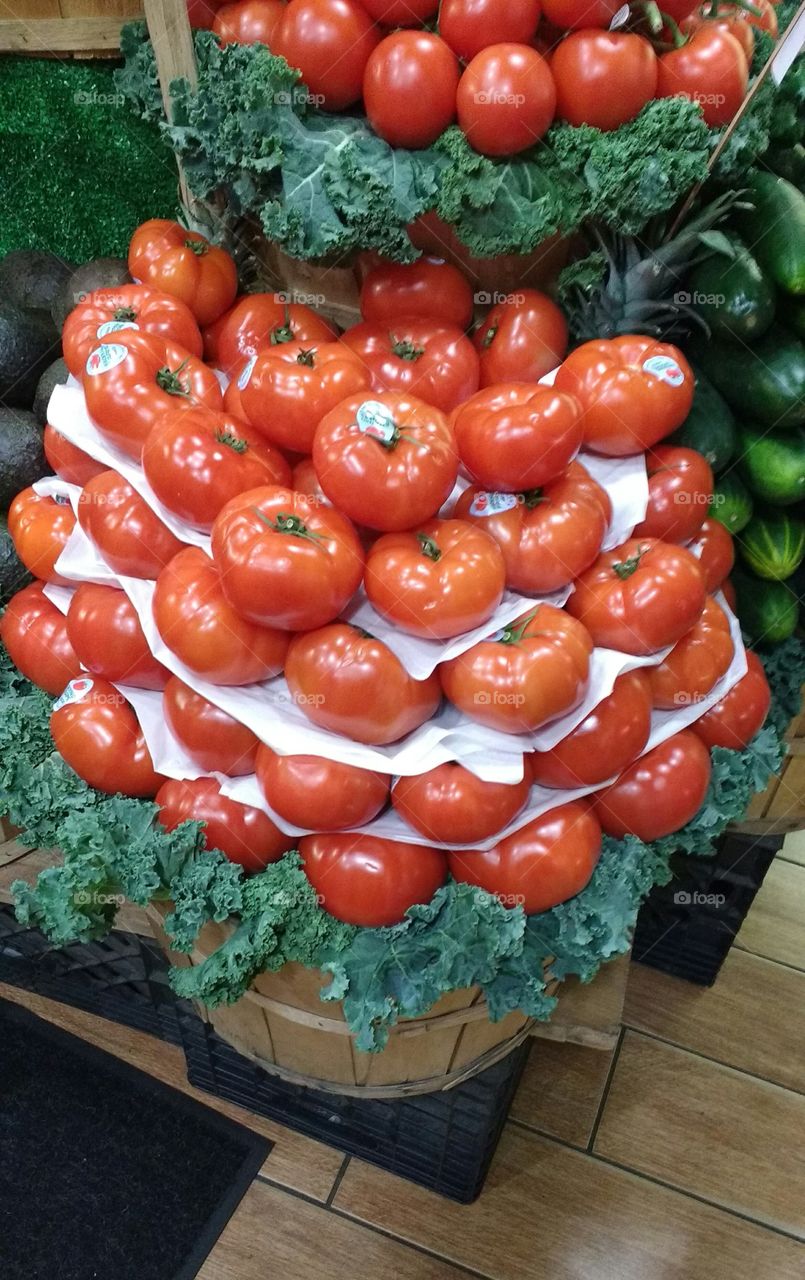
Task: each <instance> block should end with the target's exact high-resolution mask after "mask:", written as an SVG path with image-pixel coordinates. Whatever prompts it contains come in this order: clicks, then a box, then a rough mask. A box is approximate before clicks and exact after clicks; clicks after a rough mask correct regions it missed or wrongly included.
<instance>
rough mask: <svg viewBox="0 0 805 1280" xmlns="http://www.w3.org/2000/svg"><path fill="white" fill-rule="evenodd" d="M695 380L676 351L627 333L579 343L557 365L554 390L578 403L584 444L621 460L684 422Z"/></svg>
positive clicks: (660, 438) (690, 403) (638, 451)
mask: <svg viewBox="0 0 805 1280" xmlns="http://www.w3.org/2000/svg"><path fill="white" fill-rule="evenodd" d="M693 381H694V380H693V373H692V371H691V368H690V365H689V364H688V362H687V360H686V359H685V357H684V356H683V355H682V353H681V351H679V350H678V349H677V348H676V347H672V346H670V345H669V344H668V343H664V342H655V340H654V339H653V338H645V337H642V336H640V335H633V334H628V335H626V336H624V337H622V338H596V339H595V340H594V341H593V342H585V343H582V345H581V346H580V347H577V348H576V350H575V351H572V352H571V353H570V355H569V356H568V357H567V359H566V360H565V362H564V364H563V365H561V367H560V369H559V372H558V373H557V375H556V382H555V383H554V386H555V388H556V390H557V391H566V392H569V393H570V395H573V396H575V397H576V398H577V399H578V400H579V401H580V402H581V405H582V408H583V410H584V415H583V424H582V425H583V429H584V441H585V444H586V445H587V446H588V447H589V448H590V449H594V450H595V451H596V453H605V454H607V455H609V456H611V457H616V458H620V457H623V456H625V455H626V454H629V453H640V452H641V450H643V449H648V448H650V447H651V445H653V444H656V443H657V441H658V440H662V438H663V436H667V435H670V433H671V432H672V431H675V430H676V428H677V427H678V426H679V425H680V424H681V423H682V422H684V420H685V418H686V417H687V416H688V413H689V412H690V407H691V405H692V404H693Z"/></svg>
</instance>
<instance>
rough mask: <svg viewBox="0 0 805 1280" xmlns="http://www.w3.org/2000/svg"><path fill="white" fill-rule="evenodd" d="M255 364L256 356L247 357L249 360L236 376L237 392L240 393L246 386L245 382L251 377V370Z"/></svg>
mask: <svg viewBox="0 0 805 1280" xmlns="http://www.w3.org/2000/svg"><path fill="white" fill-rule="evenodd" d="M256 364H257V356H249V359H248V360H247V361H246V363H245V365H244V366H243V368H242V369H241V371H240V373H239V374H238V391H242V390H243V388H244V387H245V386H246V384H247V382H248V381H249V378H250V377H251V376H252V370H253V369H254V366H255V365H256Z"/></svg>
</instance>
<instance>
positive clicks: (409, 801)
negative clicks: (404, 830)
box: [391, 761, 531, 844]
mask: <svg viewBox="0 0 805 1280" xmlns="http://www.w3.org/2000/svg"><path fill="white" fill-rule="evenodd" d="M530 790H531V774H530V772H529V769H528V768H527V767H526V769H525V771H524V775H523V779H522V781H521V782H513V783H508V782H483V781H482V780H481V778H478V777H476V776H475V774H474V773H471V772H470V770H469V769H465V768H464V766H463V765H460V764H456V762H455V761H451V762H450V763H449V764H440V765H437V767H436V768H435V769H429V770H428V771H427V773H420V774H417V775H416V776H415V777H413V778H398V779H397V782H396V783H395V785H394V787H393V789H392V792H391V803H392V804H393V805H394V808H395V809H396V810H397V813H398V814H399V815H400V817H401V818H402V819H403V821H404V822H407V823H408V825H409V827H413V829H414V831H418V832H419V834H420V835H423V836H426V837H427V839H428V840H434V841H435V842H436V843H437V844H465V843H466V844H477V843H478V842H479V841H480V840H488V839H489V838H490V837H491V836H494V835H497V833H498V831H502V830H503V828H504V827H507V826H508V825H509V823H510V822H512V821H513V819H514V818H516V817H517V815H518V813H519V812H520V810H521V809H523V808H524V806H525V803H526V801H527V799H528V793H529V791H530Z"/></svg>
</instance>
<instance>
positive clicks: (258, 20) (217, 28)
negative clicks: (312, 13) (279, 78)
mask: <svg viewBox="0 0 805 1280" xmlns="http://www.w3.org/2000/svg"><path fill="white" fill-rule="evenodd" d="M284 12H285V5H284V3H283V0H240V3H236V4H225V5H224V6H223V8H222V9H219V10H218V12H217V13H216V15H215V19H214V21H213V24H212V29H213V31H214V32H215V34H216V35H217V37H218V39H219V40H220V41H221V44H267V45H270V44H271V39H272V36H273V35H274V32H275V30H276V28H277V24H278V23H279V21H280V19H281V17H282V15H283V13H284Z"/></svg>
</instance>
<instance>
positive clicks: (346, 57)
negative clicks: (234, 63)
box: [272, 0, 380, 111]
mask: <svg viewBox="0 0 805 1280" xmlns="http://www.w3.org/2000/svg"><path fill="white" fill-rule="evenodd" d="M379 40H380V32H379V31H378V29H377V27H376V26H375V25H374V23H373V22H372V19H371V18H370V17H369V15H368V13H367V12H366V9H365V8H364V6H363V5H360V4H358V3H357V0H294V3H293V4H289V5H288V6H287V7H286V9H285V12H284V13H283V15H282V18H281V20H280V21H279V22H278V23H277V26H276V28H275V30H274V44H273V48H272V53H279V54H281V55H282V57H283V58H285V59H286V61H287V62H289V63H290V64H291V66H292V67H298V69H299V70H300V71H301V73H302V79H303V80H304V82H305V85H306V86H307V88H308V90H309V91H310V95H311V97H312V101H313V103H314V105H315V106H317V107H324V108H325V109H326V110H327V111H342V110H343V109H344V107H349V106H351V105H352V103H353V102H357V101H358V99H359V98H360V96H361V85H362V83H363V72H364V68H365V67H366V63H367V61H368V59H369V55H370V53H371V52H372V50H373V49H374V47H375V45H376V44H377V43H378V41H379Z"/></svg>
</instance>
